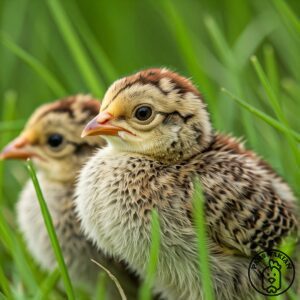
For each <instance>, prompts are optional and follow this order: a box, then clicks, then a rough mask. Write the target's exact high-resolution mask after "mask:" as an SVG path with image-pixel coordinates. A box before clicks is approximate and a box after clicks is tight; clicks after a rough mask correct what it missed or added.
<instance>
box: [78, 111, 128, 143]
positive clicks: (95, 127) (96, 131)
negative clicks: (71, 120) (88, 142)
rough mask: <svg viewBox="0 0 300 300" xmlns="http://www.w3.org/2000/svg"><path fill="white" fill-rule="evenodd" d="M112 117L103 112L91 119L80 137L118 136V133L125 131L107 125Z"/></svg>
mask: <svg viewBox="0 0 300 300" xmlns="http://www.w3.org/2000/svg"><path fill="white" fill-rule="evenodd" d="M113 118H114V117H113V115H111V114H110V113H109V112H106V111H103V112H101V113H100V114H99V115H98V116H96V117H95V118H94V119H92V120H91V121H90V122H89V123H88V124H87V125H86V126H85V128H84V129H83V131H82V134H81V137H82V138H83V137H86V136H92V135H118V132H119V131H127V130H126V129H124V128H122V127H118V126H114V125H111V124H109V121H110V120H112V119H113Z"/></svg>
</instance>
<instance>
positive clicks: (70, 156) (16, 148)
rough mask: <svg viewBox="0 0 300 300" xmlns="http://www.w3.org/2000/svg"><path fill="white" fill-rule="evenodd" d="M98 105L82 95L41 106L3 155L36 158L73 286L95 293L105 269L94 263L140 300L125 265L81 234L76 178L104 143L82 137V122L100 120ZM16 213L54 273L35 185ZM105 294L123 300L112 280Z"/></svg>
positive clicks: (40, 257) (27, 238)
mask: <svg viewBox="0 0 300 300" xmlns="http://www.w3.org/2000/svg"><path fill="white" fill-rule="evenodd" d="M99 106H100V105H99V102H98V101H97V100H95V99H93V98H92V97H90V96H83V95H76V96H70V97H67V98H65V99H62V100H59V101H56V102H54V103H50V104H46V105H43V106H42V107H40V108H38V109H37V110H36V112H35V113H34V114H33V115H32V116H31V118H30V120H29V121H28V123H27V125H26V127H25V129H24V130H23V132H22V133H21V134H20V136H19V137H18V138H17V139H16V140H15V141H13V142H12V143H11V144H10V145H9V146H7V148H6V149H4V151H3V153H2V156H3V158H26V156H28V157H31V158H32V159H33V161H34V163H35V165H36V167H37V177H38V180H39V183H40V186H41V189H42V192H43V195H44V198H45V201H46V203H47V206H48V209H49V212H50V214H51V217H52V220H53V225H54V228H55V231H56V234H57V237H58V241H59V243H60V246H61V250H62V253H63V256H64V260H65V262H66V265H67V268H68V271H69V274H70V277H71V280H72V282H73V283H74V284H76V285H78V286H82V287H84V288H88V289H89V290H90V291H95V290H96V285H97V279H98V275H99V273H100V272H101V269H100V268H99V266H97V265H96V264H95V263H93V262H92V261H91V259H94V260H95V261H97V262H99V263H100V264H101V265H103V266H104V267H105V268H107V269H108V270H109V271H110V272H111V273H112V274H113V275H114V276H116V278H117V279H118V280H119V281H120V282H121V284H122V285H123V286H124V289H125V293H126V294H127V295H128V298H129V299H136V295H137V294H136V293H137V289H138V281H137V279H136V277H135V276H134V275H133V274H132V273H130V272H129V271H128V270H127V266H126V265H125V264H124V263H123V262H121V261H117V260H114V259H112V258H111V256H106V255H104V253H103V252H102V251H99V250H98V249H97V246H96V245H95V244H93V243H92V241H91V240H90V239H88V238H87V237H86V236H85V235H84V234H83V232H82V230H81V225H80V221H79V218H78V216H77V215H76V212H75V207H74V189H75V183H76V176H77V174H78V172H79V170H80V168H81V166H82V165H83V164H84V163H85V162H86V160H87V159H88V157H89V156H90V155H91V154H92V153H94V152H95V151H96V149H98V148H101V147H102V146H103V145H104V144H105V142H104V140H102V139H97V140H96V139H93V138H87V139H85V140H84V141H83V140H82V139H81V138H80V133H81V131H82V128H83V125H84V123H85V122H86V121H88V120H89V119H91V118H92V117H94V116H95V115H96V112H97V111H98V109H99ZM16 210H17V221H18V224H19V228H20V231H21V232H22V234H23V236H24V238H25V242H26V244H27V246H28V248H29V250H30V252H31V253H32V255H33V257H34V258H35V259H36V261H37V262H38V263H39V264H40V265H41V267H42V268H43V269H44V270H46V271H53V270H54V269H55V268H56V267H57V261H56V258H55V256H54V252H53V249H52V245H51V242H50V239H49V236H48V232H47V230H46V227H45V223H44V219H43V217H42V214H41V210H40V206H39V202H38V199H37V196H36V192H35V189H34V186H33V183H32V182H31V180H29V181H28V182H27V183H26V184H25V186H24V188H23V190H22V192H21V194H20V196H19V201H18V203H17V209H16ZM107 294H108V297H109V298H108V299H117V298H118V297H119V292H118V290H117V289H116V286H115V284H114V283H113V282H112V281H110V280H109V281H108V285H107Z"/></svg>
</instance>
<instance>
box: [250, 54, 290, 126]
mask: <svg viewBox="0 0 300 300" xmlns="http://www.w3.org/2000/svg"><path fill="white" fill-rule="evenodd" d="M251 62H252V64H253V66H254V69H255V71H256V74H257V76H258V78H259V80H260V82H261V84H262V86H263V87H264V89H265V91H266V93H267V96H268V99H269V101H270V104H271V107H272V108H273V109H274V111H275V114H276V115H277V118H278V119H280V120H281V121H283V120H284V119H285V118H284V115H283V113H282V110H281V107H280V105H279V101H278V99H277V97H276V94H275V92H274V90H273V89H272V87H271V85H270V83H269V81H268V79H267V76H266V75H265V73H264V71H263V69H262V67H261V65H260V63H259V62H258V60H257V58H256V56H252V57H251Z"/></svg>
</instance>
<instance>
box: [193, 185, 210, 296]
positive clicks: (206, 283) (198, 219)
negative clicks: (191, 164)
mask: <svg viewBox="0 0 300 300" xmlns="http://www.w3.org/2000/svg"><path fill="white" fill-rule="evenodd" d="M194 188H195V191H194V195H193V217H194V221H195V225H196V233H197V238H198V251H199V267H200V275H201V281H202V284H203V290H204V299H206V300H213V299H215V297H214V290H213V283H212V280H211V279H212V277H211V271H210V264H209V254H208V249H207V245H206V241H207V233H206V223H205V216H204V198H203V194H202V187H201V184H200V182H199V180H198V179H196V180H195V181H194Z"/></svg>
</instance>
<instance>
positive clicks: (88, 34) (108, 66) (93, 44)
mask: <svg viewBox="0 0 300 300" xmlns="http://www.w3.org/2000/svg"><path fill="white" fill-rule="evenodd" d="M66 4H67V5H68V9H69V11H70V14H71V15H72V16H73V20H75V22H74V26H75V27H76V29H77V31H78V33H79V34H80V37H81V38H82V40H83V41H84V42H85V44H86V45H87V48H88V50H89V51H90V52H91V54H92V55H93V59H94V60H95V62H96V63H97V65H98V67H99V69H100V70H102V73H103V74H104V76H105V78H106V79H107V80H108V82H113V81H115V80H116V79H117V78H118V72H117V70H116V69H115V67H114V65H113V63H112V62H111V61H110V59H109V58H108V56H107V55H106V53H105V51H104V50H103V48H102V47H101V45H100V44H99V43H98V41H97V39H96V37H95V36H94V34H93V33H92V31H91V29H90V28H89V26H88V25H87V23H86V21H85V20H84V18H83V16H82V14H81V13H80V10H79V9H78V7H77V4H76V3H75V2H73V1H71V2H67V3H66Z"/></svg>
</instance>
